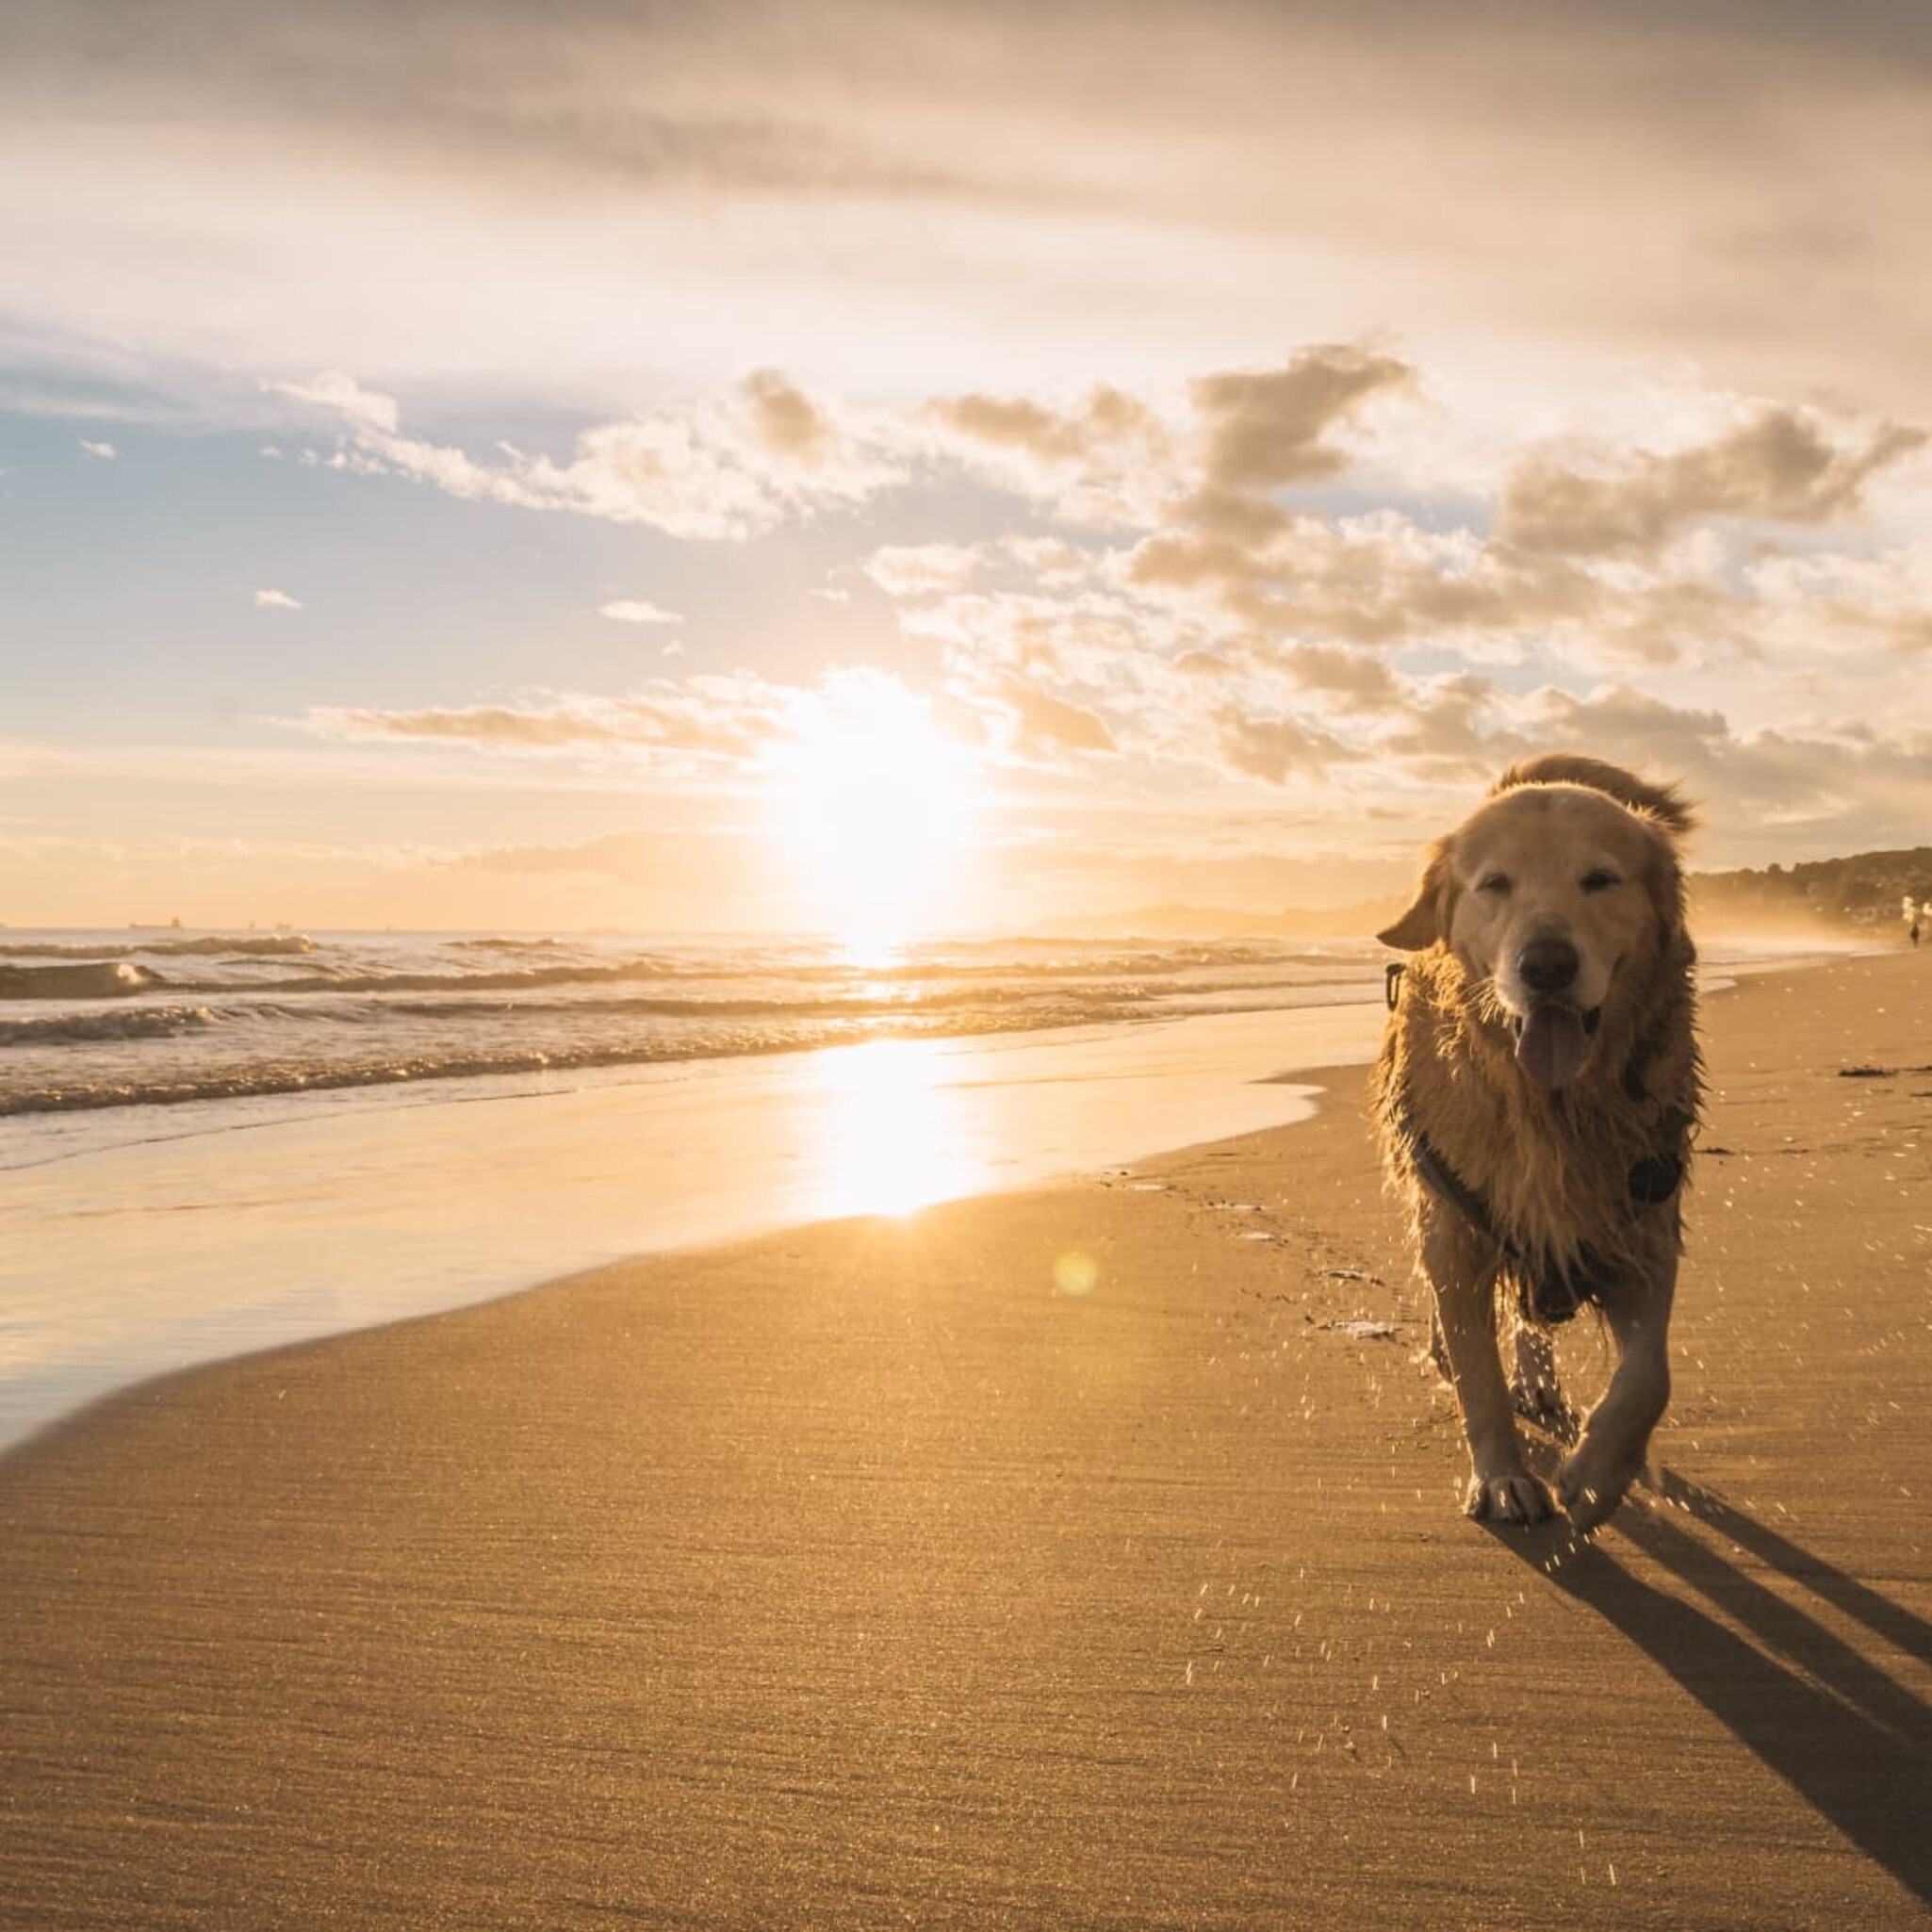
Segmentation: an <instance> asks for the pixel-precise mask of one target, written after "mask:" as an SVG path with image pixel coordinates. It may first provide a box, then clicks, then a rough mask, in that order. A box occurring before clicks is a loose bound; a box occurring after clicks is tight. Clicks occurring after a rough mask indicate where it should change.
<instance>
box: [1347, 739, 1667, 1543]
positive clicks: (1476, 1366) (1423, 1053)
mask: <svg viewBox="0 0 1932 1932" xmlns="http://www.w3.org/2000/svg"><path fill="white" fill-rule="evenodd" d="M1691 825H1692V814H1691V810H1690V808H1689V806H1688V805H1687V804H1686V802H1685V801H1684V800H1683V799H1682V798H1681V797H1680V796H1679V795H1678V793H1677V792H1676V790H1675V789H1674V788H1672V787H1670V786H1660V785H1653V784H1650V783H1647V782H1646V781H1645V780H1643V779H1641V778H1636V777H1634V776H1633V775H1632V774H1630V773H1629V772H1627V771H1624V770H1621V769H1620V768H1618V767H1617V766H1614V765H1611V764H1606V763H1604V762H1602V761H1598V760H1596V759H1589V758H1581V757H1572V756H1566V755H1553V756H1548V757H1544V758H1539V759H1535V760H1532V761H1530V762H1528V763H1525V764H1519V765H1514V766H1513V767H1511V769H1510V770H1508V771H1506V772H1505V773H1504V774H1503V775H1502V777H1501V778H1499V779H1498V781H1497V783H1496V785H1495V786H1494V787H1493V788H1492V790H1491V792H1490V794H1489V795H1488V797H1487V798H1486V799H1485V800H1484V801H1483V803H1482V805H1481V806H1480V807H1479V808H1478V809H1477V810H1475V811H1474V812H1473V813H1471V815H1470V816H1469V817H1468V818H1467V819H1466V820H1465V822H1464V823H1463V824H1462V825H1461V826H1459V827H1456V829H1455V830H1454V831H1452V832H1450V833H1449V834H1448V835H1447V836H1446V837H1444V838H1442V839H1440V840H1438V841H1437V842H1436V843H1435V844H1434V845H1433V847H1432V848H1431V850H1430V852H1429V854H1428V858H1427V862H1426V864H1425V866H1424V869H1423V874H1422V878H1421V882H1420V884H1419V885H1418V887H1417V889H1416V897H1415V901H1414V903H1413V904H1412V905H1411V906H1410V907H1409V909H1407V910H1406V911H1405V912H1404V913H1403V914H1402V916H1401V917H1400V919H1399V920H1397V921H1396V923H1395V924H1394V925H1391V926H1390V927H1389V928H1388V929H1387V930H1386V931H1384V933H1382V934H1381V935H1380V937H1381V939H1382V941H1383V942H1384V944H1386V945H1390V946H1394V947H1397V948H1400V950H1402V951H1404V952H1406V953H1407V954H1408V955H1409V958H1408V959H1407V960H1406V961H1405V963H1404V968H1403V971H1402V974H1401V978H1400V992H1399V995H1398V997H1397V1000H1396V1004H1395V1008H1394V1010H1393V1011H1392V1012H1391V1014H1390V1016H1389V1022H1388V1025H1387V1028H1386V1030H1385V1033H1384V1040H1383V1045H1382V1053H1381V1056H1380V1058H1379V1060H1378V1062H1377V1066H1376V1072H1375V1093H1376V1103H1377V1112H1378V1116H1379V1120H1380V1124H1381V1129H1382V1141H1383V1151H1384V1163H1385V1166H1386V1169H1387V1171H1388V1173H1389V1176H1390V1178H1391V1180H1392V1182H1393V1183H1394V1184H1395V1186H1396V1187H1397V1188H1398V1189H1399V1191H1400V1194H1401V1195H1402V1196H1403V1198H1404V1199H1405V1201H1406V1203H1407V1205H1408V1209H1409V1213H1410V1216H1411V1220H1412V1224H1413V1230H1414V1236H1415V1242H1416V1254H1417V1258H1418V1261H1419V1264H1420V1267H1421V1271H1422V1272H1423V1274H1424V1275H1425V1276H1426V1277H1427V1279H1428V1281H1429V1284H1430V1286H1431V1288H1432V1290H1433V1294H1434V1298H1435V1311H1436V1320H1437V1329H1436V1334H1437V1341H1438V1360H1439V1361H1440V1362H1441V1363H1442V1365H1443V1367H1445V1371H1446V1373H1447V1374H1448V1377H1449V1382H1450V1384H1451V1386H1452V1387H1453V1388H1454V1391H1455V1394H1456V1399H1457V1401H1458V1404H1459V1405H1460V1407H1461V1410H1462V1416H1463V1425H1464V1430H1465V1434H1466V1436H1467V1438H1468V1445H1469V1456H1470V1462H1471V1465H1472V1473H1471V1476H1470V1480H1469V1485H1468V1490H1467V1495H1466V1501H1465V1508H1466V1510H1467V1513H1468V1514H1470V1515H1472V1516H1475V1517H1478V1518H1488V1519H1500V1520H1505V1521H1513V1522H1521V1523H1533V1522H1537V1521H1540V1520H1541V1519H1543V1518H1544V1517H1546V1516H1547V1515H1548V1514H1550V1513H1551V1509H1552V1498H1551V1496H1550V1493H1549V1490H1548V1489H1547V1487H1546V1486H1545V1484H1544V1483H1543V1482H1542V1481H1541V1480H1540V1479H1539V1478H1538V1477H1536V1476H1534V1475H1532V1474H1531V1472H1530V1471H1529V1469H1528V1468H1527V1466H1526V1465H1525V1463H1524V1460H1523V1449H1522V1443H1521V1441H1520V1439H1519V1437H1518V1433H1517V1429H1516V1422H1515V1416H1514V1410H1515V1409H1517V1408H1521V1409H1523V1410H1525V1411H1527V1412H1529V1413H1532V1414H1537V1415H1539V1416H1540V1418H1541V1419H1545V1420H1550V1421H1559V1422H1560V1421H1562V1420H1563V1419H1564V1418H1565V1417H1566V1416H1567V1405H1566V1404H1565V1402H1564V1398H1563V1396H1562V1392H1561V1390H1560V1389H1559V1388H1558V1385H1557V1380H1556V1371H1555V1367H1554V1357H1553V1354H1552V1351H1551V1350H1550V1347H1549V1339H1548V1334H1547V1331H1545V1330H1542V1329H1540V1328H1539V1326H1538V1325H1537V1324H1536V1323H1535V1322H1534V1321H1533V1320H1531V1319H1527V1318H1525V1316H1523V1315H1520V1314H1519V1315H1517V1316H1516V1317H1515V1318H1514V1320H1515V1332H1514V1337H1513V1353H1514V1367H1513V1372H1512V1374H1511V1375H1508V1376H1506V1375H1505V1372H1504V1369H1503V1366H1502V1361H1501V1356H1500V1353H1499V1351H1498V1303H1499V1302H1500V1301H1502V1299H1503V1297H1502V1294H1501V1292H1500V1291H1501V1290H1505V1289H1514V1290H1515V1291H1516V1297H1515V1298H1516V1299H1517V1300H1518V1301H1519V1302H1522V1303H1523V1304H1524V1306H1525V1307H1528V1306H1529V1305H1530V1304H1531V1302H1532V1299H1533V1297H1532V1295H1531V1293H1528V1292H1526V1289H1531V1288H1533V1284H1532V1283H1530V1282H1526V1281H1525V1279H1524V1277H1525V1276H1526V1275H1530V1274H1532V1273H1534V1272H1535V1271H1536V1270H1537V1269H1547V1268H1554V1269H1559V1270H1569V1269H1585V1270H1587V1273H1588V1275H1589V1278H1590V1280H1591V1282H1592V1284H1593V1299H1595V1300H1596V1302H1598V1303H1599V1305H1600V1308H1601V1312H1602V1316H1603V1318H1604V1321H1605V1323H1606V1325H1607V1326H1608V1328H1609V1331H1610V1334H1611V1336H1612V1337H1613V1342H1614V1345H1615V1349H1616V1365H1615V1367H1614V1370H1613V1374H1612V1377H1611V1381H1610V1384H1609V1386H1608V1388H1607V1389H1606V1391H1605V1393H1604V1396H1603V1398H1602V1400H1600V1401H1599V1402H1598V1403H1597V1404H1596V1407H1595V1408H1594V1409H1593V1410H1592V1411H1591V1413H1590V1414H1589V1416H1587V1417H1586V1418H1585V1419H1584V1420H1583V1422H1582V1424H1581V1426H1580V1430H1578V1429H1576V1427H1575V1425H1574V1423H1573V1422H1572V1423H1571V1424H1570V1427H1569V1430H1568V1432H1567V1433H1571V1434H1573V1436H1574V1441H1573V1443H1572V1446H1571V1448H1570V1450H1569V1453H1568V1455H1567V1457H1566V1459H1565V1460H1564V1462H1563V1464H1562V1465H1561V1467H1560V1468H1559V1469H1558V1471H1557V1474H1556V1484H1555V1486H1556V1497H1555V1500H1556V1501H1557V1502H1559V1503H1561V1505H1562V1507H1563V1509H1564V1513H1565V1514H1567V1515H1568V1516H1569V1518H1570V1519H1571V1521H1572V1522H1574V1523H1575V1524H1576V1525H1577V1526H1578V1527H1579V1528H1580V1529H1584V1530H1589V1529H1592V1528H1594V1527H1595V1526H1596V1524H1598V1523H1600V1522H1602V1521H1603V1520H1604V1518H1605V1517H1607V1516H1608V1515H1609V1514H1611V1513H1612V1511H1613V1510H1614V1509H1615V1508H1616V1506H1617V1505H1618V1503H1619V1502H1620V1501H1621V1500H1622V1499H1623V1497H1624V1494H1625V1492H1626V1491H1627V1490H1628V1489H1629V1485H1630V1483H1631V1482H1632V1480H1633V1479H1634V1478H1635V1477H1636V1476H1637V1474H1638V1473H1639V1472H1640V1470H1641V1469H1642V1468H1643V1465H1644V1457H1645V1449H1646V1446H1647V1445H1648V1443H1649V1439H1650V1433H1651V1431H1652V1430H1653V1429H1654V1428H1655V1427H1656V1425H1657V1422H1658V1419H1659V1418H1660V1417H1661V1416H1662V1414H1663V1411H1664V1407H1665V1404H1666V1403H1667V1401H1668V1400H1669V1396H1670V1367H1669V1360H1668V1353H1667V1338H1668V1330H1669V1323H1670V1311H1671V1300H1672V1296H1673V1294H1674V1292H1675V1288H1676V1283H1677V1269H1678V1253H1679V1248H1680V1237H1681V1217H1680V1213H1679V1205H1680V1200H1681V1187H1680V1186H1674V1187H1672V1188H1671V1190H1670V1192H1669V1194H1668V1197H1667V1198H1665V1199H1662V1200H1655V1199H1650V1200H1639V1199H1637V1198H1633V1190H1634V1188H1635V1186H1636V1183H1635V1179H1634V1175H1635V1173H1636V1171H1637V1170H1638V1169H1639V1166H1640V1164H1641V1163H1644V1162H1646V1161H1652V1160H1655V1159H1657V1158H1659V1157H1660V1156H1662V1157H1663V1158H1665V1159H1666V1160H1668V1159H1672V1158H1675V1159H1677V1160H1679V1161H1681V1160H1684V1159H1686V1158H1687V1156H1688V1153H1689V1139H1690V1136H1691V1133H1692V1131H1693V1130H1694V1127H1695V1119H1696V1114H1697V1107H1698V1101H1699V1070H1698V1057H1697V1045H1696V1034H1695V987H1694V983H1693V976H1692V974H1693V967H1694V964H1695V957H1696V956H1695V950H1694V949H1693V947H1692V944H1691V941H1690V938H1689V935H1688V934H1687V933H1686V931H1685V928H1684V889H1683V874H1682V869H1681V864H1680V859H1679V850H1678V842H1679V840H1680V839H1681V837H1682V835H1683V834H1684V833H1685V832H1687V831H1688V830H1689V829H1690V827H1691ZM1418 1134H1419V1135H1420V1136H1422V1137H1425V1138H1426V1144H1427V1147H1428V1149H1429V1150H1430V1151H1431V1152H1432V1153H1433V1155H1434V1156H1435V1157H1436V1158H1437V1160H1438V1161H1439V1162H1440V1163H1446V1165H1447V1167H1448V1168H1449V1170H1450V1171H1452V1173H1453V1175H1454V1176H1455V1177H1456V1178H1457V1179H1458V1180H1459V1181H1460V1182H1461V1183H1462V1184H1463V1185H1464V1186H1465V1187H1466V1188H1467V1189H1468V1190H1470V1192H1471V1193H1472V1194H1473V1195H1474V1196H1475V1197H1478V1198H1479V1199H1480V1201H1481V1203H1482V1205H1483V1207H1484V1208H1486V1210H1487V1217H1488V1220H1489V1224H1490V1226H1489V1230H1488V1231H1484V1230H1483V1229H1482V1228H1481V1227H1479V1226H1478V1225H1476V1224H1475V1223H1473V1222H1472V1220H1471V1219H1470V1218H1469V1216H1468V1215H1467V1214H1466V1213H1465V1212H1464V1211H1462V1210H1461V1209H1459V1207H1458V1205H1457V1204H1456V1203H1454V1202H1453V1201H1451V1200H1449V1199H1445V1198H1444V1196H1443V1195H1442V1194H1441V1193H1440V1192H1439V1191H1437V1190H1436V1189H1435V1188H1433V1187H1431V1186H1430V1185H1428V1184H1427V1183H1426V1182H1425V1180H1424V1179H1423V1177H1422V1175H1421V1174H1420V1173H1418V1171H1417V1165H1416V1158H1417V1156H1416V1136H1417V1135H1418ZM1665 1171H1666V1172H1669V1171H1670V1170H1669V1169H1667V1168H1666V1170H1665ZM1680 1172H1681V1170H1679V1173H1680ZM1497 1236H1501V1242H1499V1241H1498V1238H1496V1237H1497ZM1504 1242H1506V1243H1507V1244H1508V1250H1509V1251H1510V1252H1505V1248H1504V1246H1503V1245H1502V1243H1504Z"/></svg>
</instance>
